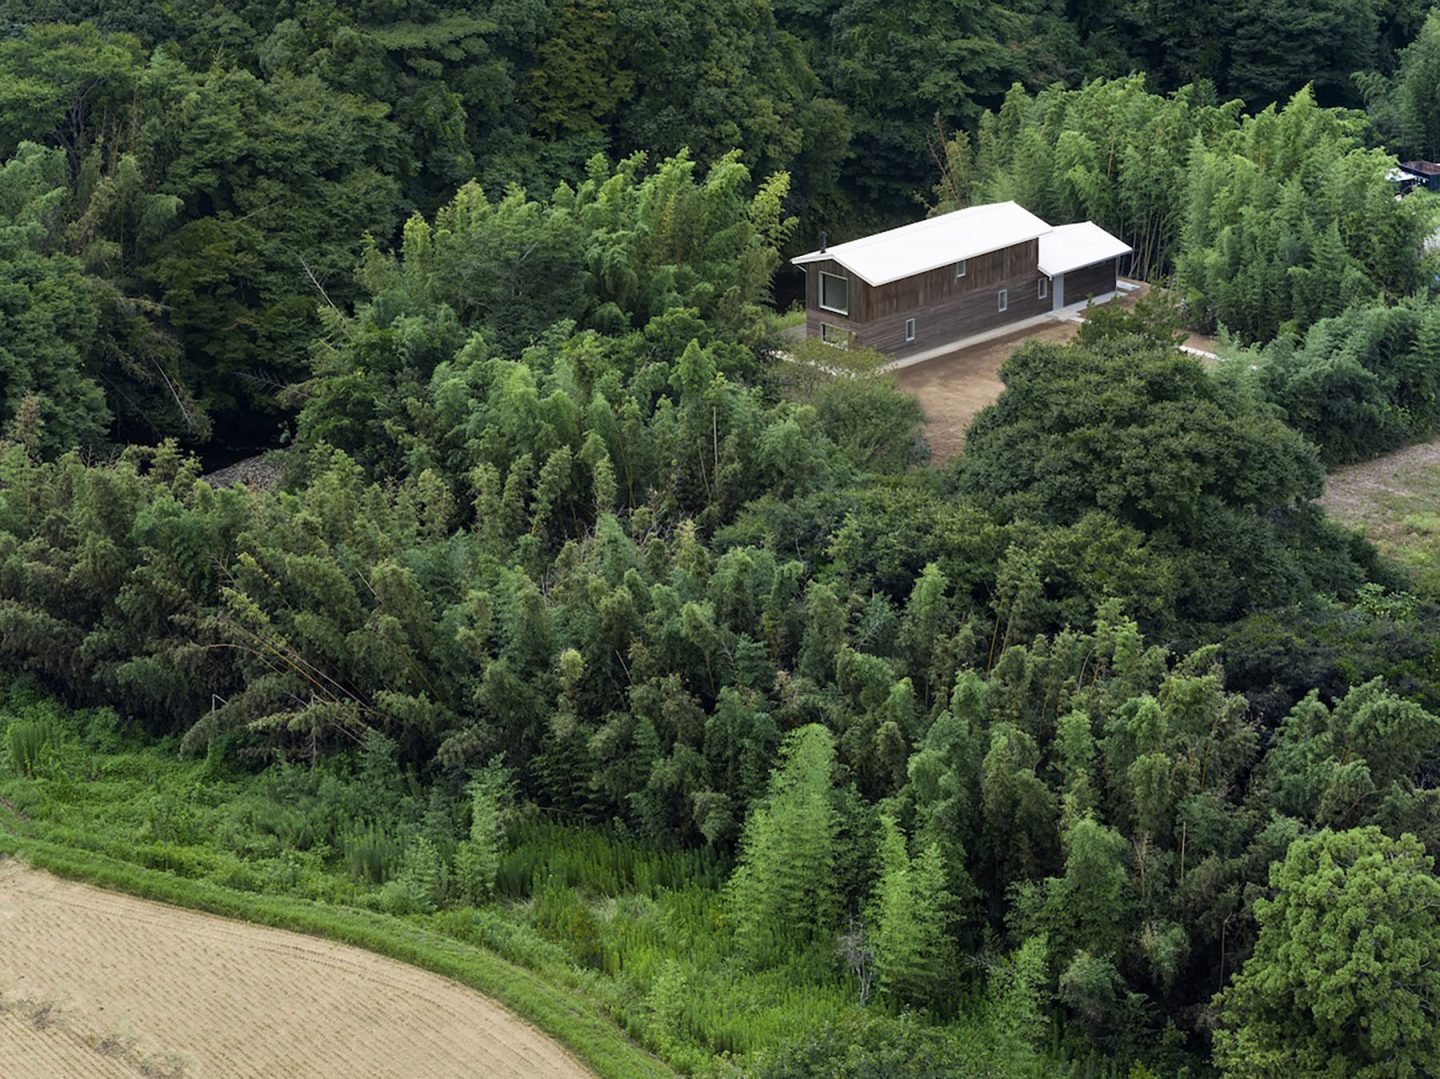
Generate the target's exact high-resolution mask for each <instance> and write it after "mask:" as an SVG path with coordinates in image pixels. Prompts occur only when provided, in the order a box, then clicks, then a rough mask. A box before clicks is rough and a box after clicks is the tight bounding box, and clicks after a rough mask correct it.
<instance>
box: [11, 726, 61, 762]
mask: <svg viewBox="0 0 1440 1079" xmlns="http://www.w3.org/2000/svg"><path fill="white" fill-rule="evenodd" d="M59 742H60V731H59V727H58V726H57V724H56V723H55V721H54V720H52V719H49V718H48V717H47V718H42V719H16V720H12V721H11V722H10V725H9V727H8V728H6V731H5V744H6V747H7V748H8V749H9V751H10V767H11V768H13V769H14V770H15V772H16V773H17V774H19V775H22V776H33V775H38V774H40V773H42V772H44V771H45V770H46V766H47V764H48V762H49V761H50V759H51V758H52V756H53V754H54V751H55V749H56V747H57V746H58V745H59Z"/></svg>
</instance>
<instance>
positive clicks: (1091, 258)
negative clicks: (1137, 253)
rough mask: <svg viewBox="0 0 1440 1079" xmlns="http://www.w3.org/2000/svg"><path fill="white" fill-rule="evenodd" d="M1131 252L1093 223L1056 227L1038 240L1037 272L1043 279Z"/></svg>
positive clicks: (1121, 241) (1123, 243)
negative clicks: (1038, 267) (1041, 274)
mask: <svg viewBox="0 0 1440 1079" xmlns="http://www.w3.org/2000/svg"><path fill="white" fill-rule="evenodd" d="M1132 250H1133V249H1132V248H1131V247H1130V245H1129V244H1127V243H1126V242H1125V241H1124V240H1120V239H1117V238H1116V237H1114V236H1111V235H1110V234H1109V233H1108V232H1106V231H1105V230H1104V229H1102V228H1101V227H1100V226H1099V225H1097V224H1095V222H1093V221H1077V222H1076V223H1075V224H1073V225H1056V226H1055V227H1054V228H1053V229H1051V230H1050V231H1049V232H1047V233H1045V235H1043V236H1041V237H1040V272H1041V273H1043V274H1044V275H1045V276H1046V277H1054V276H1055V275H1056V274H1062V273H1069V272H1070V271H1071V270H1078V269H1080V268H1081V267H1082V266H1093V265H1094V264H1095V263H1097V262H1103V261H1104V260H1105V259H1113V258H1115V257H1116V256H1118V255H1128V254H1130V252H1131V251H1132Z"/></svg>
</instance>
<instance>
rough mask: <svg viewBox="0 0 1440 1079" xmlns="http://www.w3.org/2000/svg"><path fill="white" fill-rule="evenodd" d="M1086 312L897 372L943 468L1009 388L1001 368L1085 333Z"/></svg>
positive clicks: (1135, 292) (1197, 342)
mask: <svg viewBox="0 0 1440 1079" xmlns="http://www.w3.org/2000/svg"><path fill="white" fill-rule="evenodd" d="M1149 291H1150V286H1149V285H1146V284H1141V285H1138V286H1137V287H1134V288H1131V289H1130V291H1128V292H1126V293H1125V294H1124V295H1123V296H1120V297H1118V298H1117V299H1115V300H1112V301H1110V302H1111V303H1117V304H1119V305H1120V306H1122V307H1134V306H1135V304H1136V302H1137V301H1139V300H1140V299H1141V298H1142V297H1143V296H1145V295H1146V294H1147V293H1148V292H1149ZM1084 317H1085V316H1084V313H1083V311H1080V312H1077V313H1076V314H1075V315H1074V316H1073V317H1061V316H1058V315H1057V316H1056V319H1055V321H1053V322H1046V323H1043V324H1041V325H1039V326H1031V327H1030V328H1028V329H1023V330H1016V331H1015V332H1014V333H1010V334H1006V335H1005V336H1004V337H996V338H993V339H991V340H989V341H984V342H981V343H980V344H978V345H968V346H966V347H965V348H958V349H956V350H955V351H954V352H947V353H946V354H945V355H943V356H936V357H935V358H934V359H933V360H925V361H924V362H922V363H917V364H915V365H914V366H913V367H902V368H901V369H900V370H898V371H896V372H895V378H896V381H897V382H898V383H899V384H900V388H901V389H902V390H904V391H906V392H907V393H913V394H914V395H915V396H916V397H917V398H919V400H920V407H921V409H922V410H923V411H924V413H925V438H926V439H927V440H928V441H929V443H930V454H931V460H932V461H934V463H935V464H937V465H938V464H943V463H945V462H946V461H948V460H949V459H950V458H952V457H954V456H955V455H956V454H958V453H959V452H960V450H961V449H962V448H963V447H964V445H965V429H966V428H967V427H969V426H970V421H971V420H973V419H974V418H975V414H976V413H977V412H979V411H980V410H981V409H982V408H984V407H985V406H986V405H993V404H994V403H995V401H996V399H997V398H998V397H999V396H1000V391H1001V390H1003V389H1004V388H1005V384H1004V383H1003V382H1001V381H1000V365H1001V364H1003V363H1004V362H1005V361H1006V360H1008V359H1009V358H1010V356H1011V354H1012V353H1014V352H1016V351H1018V350H1019V348H1020V347H1021V346H1022V345H1024V344H1025V343H1026V342H1027V341H1048V342H1050V343H1051V344H1055V345H1063V344H1065V343H1066V342H1067V341H1069V340H1070V339H1071V338H1072V337H1074V336H1075V335H1076V334H1077V333H1078V332H1079V331H1080V321H1081V320H1082V319H1083V318H1084ZM1187 343H1188V344H1191V345H1192V346H1194V347H1197V348H1203V349H1209V348H1213V346H1214V342H1213V341H1211V339H1210V338H1206V337H1200V336H1199V335H1196V334H1191V335H1190V338H1189V340H1188V342H1187Z"/></svg>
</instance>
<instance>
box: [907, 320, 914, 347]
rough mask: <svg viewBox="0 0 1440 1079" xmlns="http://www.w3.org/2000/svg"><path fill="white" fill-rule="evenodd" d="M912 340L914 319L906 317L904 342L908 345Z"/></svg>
mask: <svg viewBox="0 0 1440 1079" xmlns="http://www.w3.org/2000/svg"><path fill="white" fill-rule="evenodd" d="M913 340H915V320H914V319H913V318H907V319H906V320H905V343H906V344H907V345H908V344H909V343H910V342H911V341H913Z"/></svg>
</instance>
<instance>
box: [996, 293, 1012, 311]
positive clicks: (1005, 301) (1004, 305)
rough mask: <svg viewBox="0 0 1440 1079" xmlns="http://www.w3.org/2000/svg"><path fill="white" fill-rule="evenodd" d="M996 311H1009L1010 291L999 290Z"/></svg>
mask: <svg viewBox="0 0 1440 1079" xmlns="http://www.w3.org/2000/svg"><path fill="white" fill-rule="evenodd" d="M996 309H997V310H1000V311H1008V310H1009V309H1010V290H1009V289H1008V288H1002V289H1001V290H1000V292H999V295H998V296H997V297H996Z"/></svg>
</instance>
